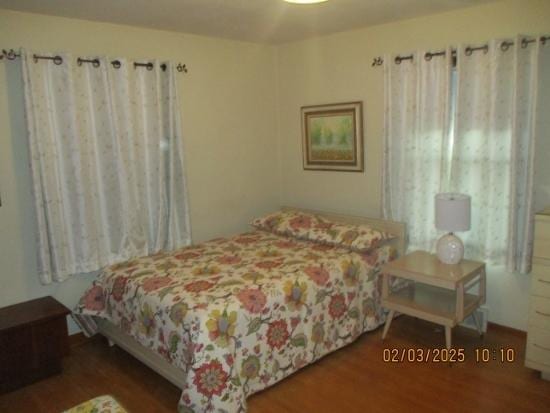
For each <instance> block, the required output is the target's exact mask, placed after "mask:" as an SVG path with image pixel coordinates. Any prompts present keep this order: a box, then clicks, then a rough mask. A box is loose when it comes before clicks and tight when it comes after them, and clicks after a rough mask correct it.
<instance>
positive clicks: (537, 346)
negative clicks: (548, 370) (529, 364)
mask: <svg viewBox="0 0 550 413" xmlns="http://www.w3.org/2000/svg"><path fill="white" fill-rule="evenodd" d="M525 358H526V359H527V360H531V361H533V362H535V363H541V364H544V365H548V366H550V330H543V329H539V328H529V333H528V335H527V353H526V355H525Z"/></svg>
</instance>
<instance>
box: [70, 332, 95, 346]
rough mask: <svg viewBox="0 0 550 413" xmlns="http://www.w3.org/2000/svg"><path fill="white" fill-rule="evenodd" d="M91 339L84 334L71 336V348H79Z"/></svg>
mask: <svg viewBox="0 0 550 413" xmlns="http://www.w3.org/2000/svg"><path fill="white" fill-rule="evenodd" d="M89 340H90V339H89V338H88V337H86V336H85V335H84V333H83V332H80V333H76V334H71V335H70V336H69V347H71V348H72V347H77V346H81V345H82V344H84V343H86V342H88V341H89Z"/></svg>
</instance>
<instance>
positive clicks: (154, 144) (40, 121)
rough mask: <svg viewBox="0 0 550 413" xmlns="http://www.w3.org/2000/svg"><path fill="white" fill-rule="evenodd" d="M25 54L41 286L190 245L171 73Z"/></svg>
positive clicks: (123, 62)
mask: <svg viewBox="0 0 550 413" xmlns="http://www.w3.org/2000/svg"><path fill="white" fill-rule="evenodd" d="M21 56H22V67H23V81H24V88H25V106H26V115H27V126H28V140H29V150H30V158H31V170H32V178H33V192H34V200H35V211H36V217H37V226H38V232H37V233H38V240H37V242H38V254H39V256H38V262H39V275H40V279H41V281H42V282H43V283H50V282H52V281H63V280H64V279H66V278H67V277H68V276H70V275H72V274H77V273H84V272H91V271H95V270H98V269H100V268H101V267H103V266H105V265H109V264H112V263H115V262H118V261H122V260H126V259H129V258H131V257H134V256H138V255H143V254H150V253H153V252H156V251H159V250H163V249H173V248H176V247H178V246H183V245H187V244H188V243H189V242H190V227H189V214H188V205H187V193H186V192H187V191H186V183H185V173H184V157H183V142H182V133H181V126H180V119H179V116H180V115H179V114H180V110H179V104H178V96H177V86H176V78H175V73H174V67H173V65H172V64H170V63H166V71H162V70H161V69H160V67H159V62H156V61H155V62H153V64H154V66H153V67H154V68H153V70H150V71H149V70H146V68H136V69H134V67H133V64H132V63H131V62H128V61H126V60H125V59H118V60H119V61H120V62H121V67H120V68H119V69H115V68H114V67H113V66H112V65H111V62H110V60H109V59H106V58H99V59H98V60H99V66H98V67H95V66H94V65H92V64H89V63H84V64H81V65H79V64H77V63H76V59H75V58H73V57H72V56H71V55H70V54H60V56H61V57H62V59H63V62H62V64H60V65H56V64H55V63H54V62H53V61H52V60H35V59H33V53H31V52H26V51H22V53H21Z"/></svg>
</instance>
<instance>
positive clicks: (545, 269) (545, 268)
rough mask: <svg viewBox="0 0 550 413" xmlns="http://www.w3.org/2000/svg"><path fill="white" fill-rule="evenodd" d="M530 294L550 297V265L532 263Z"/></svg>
mask: <svg viewBox="0 0 550 413" xmlns="http://www.w3.org/2000/svg"><path fill="white" fill-rule="evenodd" d="M531 294H533V295H537V296H541V297H548V298H550V265H544V264H540V263H537V262H536V261H535V262H534V263H533V270H532V279H531Z"/></svg>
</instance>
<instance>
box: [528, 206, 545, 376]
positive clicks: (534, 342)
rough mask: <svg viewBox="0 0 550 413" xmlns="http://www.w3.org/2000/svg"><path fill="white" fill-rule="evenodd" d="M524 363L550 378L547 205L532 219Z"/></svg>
mask: <svg viewBox="0 0 550 413" xmlns="http://www.w3.org/2000/svg"><path fill="white" fill-rule="evenodd" d="M525 365H526V366H527V367H531V368H533V369H535V370H539V371H540V372H541V375H542V378H544V379H546V380H550V207H549V208H546V209H545V210H544V211H542V212H540V213H538V214H537V215H536V218H535V245H534V250H533V272H532V280H531V305H530V310H529V327H528V330H527V352H526V355H525Z"/></svg>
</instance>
